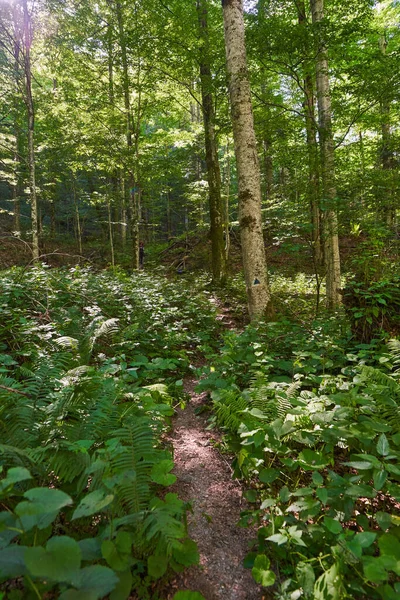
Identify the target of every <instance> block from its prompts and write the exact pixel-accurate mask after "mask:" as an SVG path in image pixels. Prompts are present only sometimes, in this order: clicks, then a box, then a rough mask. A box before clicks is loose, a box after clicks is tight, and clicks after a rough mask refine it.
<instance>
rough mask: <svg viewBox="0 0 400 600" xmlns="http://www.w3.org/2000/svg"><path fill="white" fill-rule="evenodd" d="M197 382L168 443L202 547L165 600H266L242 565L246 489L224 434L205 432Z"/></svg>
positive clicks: (203, 399) (178, 487) (190, 381)
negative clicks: (188, 597) (225, 449)
mask: <svg viewBox="0 0 400 600" xmlns="http://www.w3.org/2000/svg"><path fill="white" fill-rule="evenodd" d="M211 301H212V302H213V304H216V305H217V307H218V311H219V314H218V315H217V319H218V320H220V321H222V323H223V325H224V326H225V327H227V328H232V327H233V326H235V322H234V319H233V318H232V316H231V315H230V313H229V308H226V307H222V306H221V305H220V303H219V302H218V300H217V299H215V298H212V299H211ZM196 384H197V380H196V379H195V377H194V376H193V377H187V378H186V379H185V380H184V389H185V392H186V394H187V395H188V396H189V397H190V401H189V402H188V403H187V405H186V407H185V408H184V409H178V410H177V414H176V416H175V418H174V421H173V431H172V433H171V434H170V442H171V443H172V445H173V448H174V451H173V452H174V462H175V468H174V473H175V475H176V476H177V481H176V483H175V484H174V486H172V487H171V488H170V491H172V492H175V493H177V494H178V495H179V497H180V498H182V499H183V500H185V501H188V502H190V503H191V505H192V507H193V512H192V513H191V514H189V517H188V529H189V535H190V536H191V538H192V539H194V540H195V541H196V543H197V545H198V549H199V553H200V562H199V565H198V566H195V567H191V568H190V569H187V570H185V571H184V572H183V573H182V574H180V575H178V576H177V577H176V578H175V579H174V581H173V582H172V583H171V588H170V591H169V592H168V593H167V596H166V598H167V599H168V600H169V599H171V598H172V597H173V595H174V593H175V592H176V591H177V590H191V591H197V592H200V593H201V594H202V595H203V596H204V598H206V600H222V599H223V600H262V599H264V600H268V599H269V598H270V597H269V596H266V595H265V594H263V590H262V588H261V587H260V586H259V585H257V584H256V583H255V581H254V579H253V577H252V574H251V571H250V570H249V569H246V568H244V566H243V559H244V558H245V556H246V554H247V553H248V552H249V551H250V549H251V542H252V540H253V539H255V537H256V531H255V530H253V531H252V530H251V529H248V528H246V529H245V528H241V527H239V526H238V521H239V518H240V513H241V511H243V510H244V509H245V508H246V500H245V499H244V498H243V488H242V486H241V484H240V482H239V481H237V480H234V479H233V478H232V468H231V466H230V464H231V461H232V456H230V455H225V454H223V453H222V452H221V451H220V450H219V449H218V447H220V445H221V441H222V434H221V433H220V432H219V431H218V430H216V429H212V430H210V429H208V428H207V426H208V416H209V412H208V411H207V410H204V409H205V408H206V406H207V393H206V392H203V393H196Z"/></svg>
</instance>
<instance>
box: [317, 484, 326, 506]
mask: <svg viewBox="0 0 400 600" xmlns="http://www.w3.org/2000/svg"><path fill="white" fill-rule="evenodd" d="M315 493H316V495H317V497H318V498H319V499H320V500H321V502H322V504H326V503H327V502H328V490H327V489H326V488H324V487H321V488H317V490H316V492H315Z"/></svg>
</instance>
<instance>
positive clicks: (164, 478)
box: [151, 458, 176, 486]
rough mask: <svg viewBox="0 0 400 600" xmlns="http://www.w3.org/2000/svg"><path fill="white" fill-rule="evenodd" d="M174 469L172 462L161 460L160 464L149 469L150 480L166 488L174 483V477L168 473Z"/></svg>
mask: <svg viewBox="0 0 400 600" xmlns="http://www.w3.org/2000/svg"><path fill="white" fill-rule="evenodd" d="M173 468H174V461H173V460H171V459H170V458H166V459H164V460H161V461H160V462H158V463H156V464H154V465H153V468H152V469H151V478H152V480H153V481H154V483H159V484H160V485H164V486H168V485H172V484H173V483H175V481H176V475H174V474H173V473H170V471H171V470H172V469H173Z"/></svg>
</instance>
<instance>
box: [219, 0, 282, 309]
mask: <svg viewBox="0 0 400 600" xmlns="http://www.w3.org/2000/svg"><path fill="white" fill-rule="evenodd" d="M222 7H223V14H224V31H225V50H226V64H227V71H228V78H229V94H230V100H231V117H232V126H233V137H234V141H235V156H236V165H237V172H238V195H239V224H240V237H241V243H242V255H243V259H242V260H243V269H244V274H245V280H246V291H247V299H248V307H249V313H250V318H251V319H257V318H263V317H267V316H268V314H269V313H270V312H271V298H270V292H269V287H268V278H267V263H266V258H265V247H264V238H263V231H262V219H261V184H260V166H259V162H258V156H257V145H256V137H255V133H254V119H253V110H252V104H251V93H250V83H249V78H248V73H247V64H246V47H245V35H244V19H243V3H242V0H222Z"/></svg>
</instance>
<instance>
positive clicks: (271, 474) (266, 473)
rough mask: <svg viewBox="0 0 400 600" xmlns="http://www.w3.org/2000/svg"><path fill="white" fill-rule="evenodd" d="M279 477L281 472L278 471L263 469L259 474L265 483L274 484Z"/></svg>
mask: <svg viewBox="0 0 400 600" xmlns="http://www.w3.org/2000/svg"><path fill="white" fill-rule="evenodd" d="M278 477H279V471H278V470H277V469H261V471H260V473H259V478H260V481H262V482H263V483H272V482H273V481H275V479H277V478H278Z"/></svg>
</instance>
